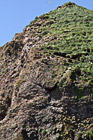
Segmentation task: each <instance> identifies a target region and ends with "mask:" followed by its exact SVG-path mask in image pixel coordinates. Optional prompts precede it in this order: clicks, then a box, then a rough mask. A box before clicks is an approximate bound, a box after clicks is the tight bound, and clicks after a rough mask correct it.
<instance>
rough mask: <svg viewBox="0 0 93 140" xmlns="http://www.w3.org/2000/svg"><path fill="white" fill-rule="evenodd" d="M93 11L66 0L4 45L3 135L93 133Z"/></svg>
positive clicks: (76, 139) (8, 139)
mask: <svg viewBox="0 0 93 140" xmlns="http://www.w3.org/2000/svg"><path fill="white" fill-rule="evenodd" d="M92 56H93V11H90V10H87V9H85V8H83V7H79V6H77V5H75V4H74V3H70V2H69V3H66V4H64V5H63V6H59V7H58V8H57V9H55V10H54V11H51V12H49V13H47V14H44V15H42V16H40V17H36V18H35V20H34V21H32V22H31V23H30V24H29V25H28V26H27V27H26V28H25V29H24V30H23V32H22V33H19V34H16V35H15V37H14V38H13V40H12V41H11V42H8V43H6V44H5V45H4V46H2V47H1V48H0V140H92V139H93V129H92V127H93V125H92V123H93V118H92V117H93V87H92V86H93V58H92Z"/></svg>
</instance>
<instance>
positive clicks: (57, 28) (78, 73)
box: [35, 2, 93, 97]
mask: <svg viewBox="0 0 93 140" xmlns="http://www.w3.org/2000/svg"><path fill="white" fill-rule="evenodd" d="M40 18H41V19H43V20H44V21H45V22H44V25H43V24H42V25H41V26H40V28H39V32H40V33H41V34H42V37H43V38H46V39H47V40H48V41H47V42H48V43H45V44H44V43H43V45H42V46H41V48H40V50H42V51H43V53H44V54H50V55H51V54H52V55H54V56H58V57H59V56H60V57H62V58H65V59H64V60H63V61H62V63H63V64H64V67H66V68H65V70H67V69H68V67H70V68H71V75H73V74H74V79H73V77H71V76H70V78H69V82H68V81H67V83H68V85H67V83H66V86H68V87H69V85H71V86H72V87H71V86H70V87H71V89H72V91H73V93H74V95H75V96H76V97H81V96H83V95H84V93H85V92H89V93H90V94H92V93H93V88H92V87H93V11H89V10H87V9H85V8H82V7H79V6H77V5H75V4H74V3H70V2H69V3H66V4H65V5H63V6H62V7H58V8H57V9H55V10H54V11H50V12H49V13H47V14H46V15H42V16H40V17H39V18H37V21H38V20H39V19H40ZM35 20H36V19H35ZM42 51H41V52H42ZM56 65H57V64H56ZM56 71H57V70H56ZM51 74H52V77H53V78H57V77H59V75H60V73H56V72H55V70H52V72H51ZM66 80H67V79H66V78H65V81H66ZM65 81H64V82H65Z"/></svg>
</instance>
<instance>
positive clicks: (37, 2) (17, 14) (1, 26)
mask: <svg viewBox="0 0 93 140" xmlns="http://www.w3.org/2000/svg"><path fill="white" fill-rule="evenodd" d="M69 1H71V2H75V3H76V4H77V5H79V6H83V7H85V8H88V9H91V10H93V0H52V2H51V3H49V0H0V46H2V45H3V44H5V43H6V42H8V41H11V40H12V38H13V36H14V35H15V33H20V32H22V30H23V28H24V27H25V26H26V25H28V24H29V23H30V21H32V20H33V19H34V18H35V17H36V16H40V15H42V14H44V13H47V12H49V11H51V10H54V9H55V8H57V7H58V6H59V5H63V4H64V3H66V2H69Z"/></svg>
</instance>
